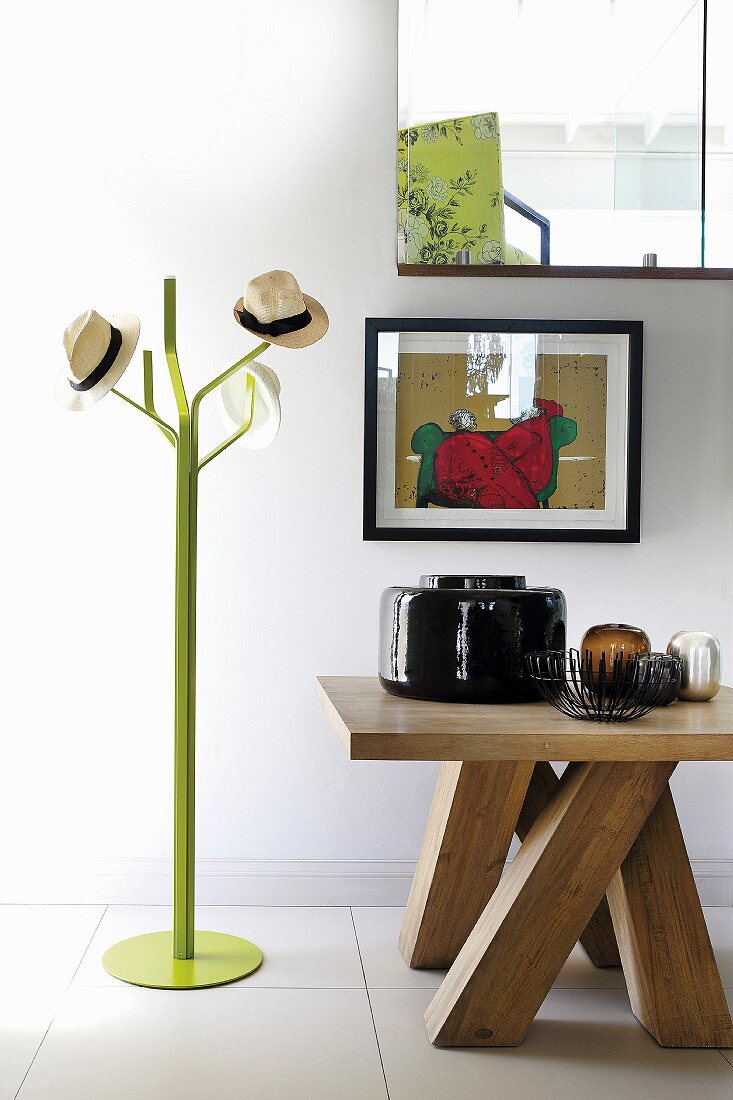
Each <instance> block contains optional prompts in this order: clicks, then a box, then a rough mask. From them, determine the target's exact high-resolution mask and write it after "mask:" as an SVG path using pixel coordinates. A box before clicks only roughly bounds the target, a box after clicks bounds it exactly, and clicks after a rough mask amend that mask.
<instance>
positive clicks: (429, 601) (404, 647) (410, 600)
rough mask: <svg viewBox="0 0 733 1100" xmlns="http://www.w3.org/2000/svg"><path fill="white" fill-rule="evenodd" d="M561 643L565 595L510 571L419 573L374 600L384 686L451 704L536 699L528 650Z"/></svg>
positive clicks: (393, 691)
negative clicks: (413, 582)
mask: <svg viewBox="0 0 733 1100" xmlns="http://www.w3.org/2000/svg"><path fill="white" fill-rule="evenodd" d="M564 648H565V597H564V596H563V594H562V592H561V591H560V590H559V589H557V588H527V587H526V585H525V580H524V577H518V576H501V577H499V576H485V577H457V576H425V577H421V578H420V587H418V588H387V589H386V590H385V591H384V592H383V593H382V601H381V605H380V642H379V680H380V683H381V685H382V687H383V688H384V689H385V691H388V692H390V694H392V695H405V696H408V697H410V698H412V699H433V700H442V701H443V702H455V703H521V702H527V701H530V700H533V699H539V698H540V693H539V690H538V688H537V686H536V685H535V684H534V683H533V681H532V678H531V676H530V674H529V670H528V668H527V664H526V657H527V654H528V653H533V652H535V651H537V650H550V649H554V650H556V649H564Z"/></svg>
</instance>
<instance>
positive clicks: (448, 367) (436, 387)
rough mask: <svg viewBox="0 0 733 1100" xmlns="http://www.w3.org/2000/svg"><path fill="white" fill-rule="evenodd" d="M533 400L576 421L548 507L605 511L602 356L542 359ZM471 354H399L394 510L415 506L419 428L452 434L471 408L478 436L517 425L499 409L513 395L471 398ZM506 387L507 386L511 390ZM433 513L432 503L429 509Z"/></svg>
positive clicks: (545, 356)
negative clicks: (459, 414)
mask: <svg viewBox="0 0 733 1100" xmlns="http://www.w3.org/2000/svg"><path fill="white" fill-rule="evenodd" d="M536 371H537V374H536V383H535V397H542V398H547V399H550V400H553V401H557V402H558V403H559V404H560V405H562V406H563V408H564V410H565V416H567V417H570V419H572V420H575V421H576V423H577V425H578V434H577V437H576V439H575V441H574V442H573V443H571V444H570V445H569V446H567V447H563V448H561V450H560V463H559V469H558V478H557V489H556V491H555V492H554V493H553V495H552V496H551V497H550V500H549V506H550V508H603V507H604V502H605V483H606V372H607V359H606V356H605V355H598V354H593V355H590V354H588V355H560V356H558V355H551V354H540V355H538V356H537V368H536ZM466 381H467V379H466V356H465V355H460V354H453V353H443V352H441V353H435V354H433V353H430V354H426V353H415V352H400V355H399V367H398V376H397V395H396V402H397V407H396V430H395V506H396V507H397V508H414V507H415V498H416V492H417V475H418V470H419V469H420V465H419V459H418V456H417V455H415V454H414V452H413V450H412V446H411V440H412V435H413V432H414V431H415V429H416V428H418V427H419V426H420V425H421V424H426V423H430V422H432V423H435V424H438V425H439V426H440V427H441V428H442V429H443V430H444V431H446V432H450V431H452V428H451V425H450V424H449V421H448V418H449V416H450V415H451V413H452V412H454V411H455V410H456V409H470V411H471V412H472V413H473V414H474V416H475V417H476V420H477V424H478V430H479V431H503V430H505V429H507V428H510V427H511V425H512V421H511V420H509V419H506V418H503V417H497V416H496V413H495V410H496V408H497V406H499V405H500V404H501V403H502V402H503V401H504V400H505V399H506V397H507V396H508V394H506V393H504V394H502V393H497V394H489V395H488V397H487V396H486V395H485V394H480V395H473V396H470V397H468V396H466ZM507 389H508V387H507ZM429 507H431V508H432V507H435V505H432V504H431V505H429Z"/></svg>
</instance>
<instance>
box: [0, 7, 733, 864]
mask: <svg viewBox="0 0 733 1100" xmlns="http://www.w3.org/2000/svg"><path fill="white" fill-rule="evenodd" d="M395 8H396V3H395V0H311V2H309V3H307V4H304V3H300V2H298V0H268V2H267V3H265V4H263V3H254V2H253V0H247V2H244V0H239V2H236V0H231V2H226V0H209V2H208V3H207V4H206V5H201V4H199V3H192V2H181V0H179V2H178V3H176V4H173V3H171V2H168V0H166V2H165V3H158V4H151V3H150V2H149V0H146V2H145V3H143V2H141V0H128V2H127V3H126V4H124V5H123V4H120V3H97V2H91V0H86V2H85V0H67V2H66V3H65V4H63V5H60V4H55V3H51V2H50V0H41V2H40V3H38V4H35V5H20V4H16V5H14V6H13V9H12V13H11V14H10V15H9V16H7V17H6V19H7V22H6V26H5V36H6V51H5V55H6V56H5V59H4V63H3V66H2V68H1V69H0V81H1V82H2V88H1V91H2V98H3V102H4V103H5V104H6V106H7V105H8V104H11V105H12V109H11V110H10V112H9V113H7V112H6V122H5V131H6V137H5V142H4V145H5V149H6V151H7V148H8V143H9V144H10V145H11V146H12V147H13V149H14V154H13V156H12V158H11V159H10V160H6V169H5V172H4V174H3V176H2V178H1V180H0V185H1V186H2V190H3V192H4V194H3V198H2V204H1V209H2V241H3V253H4V262H3V273H2V280H3V288H2V301H3V308H2V318H3V345H4V346H3V360H4V366H3V373H2V377H3V379H4V397H3V405H4V416H3V452H4V454H3V465H2V492H3V501H4V512H5V517H6V521H5V524H4V525H3V527H4V531H3V537H2V539H0V556H1V559H2V560H1V572H0V576H1V577H2V591H3V596H2V605H1V617H0V622H1V624H2V629H1V630H0V646H1V647H2V649H1V651H0V661H1V664H0V668H1V669H2V697H1V705H2V711H3V713H2V755H1V758H0V836H2V838H3V846H2V849H0V851H2V853H3V855H2V857H0V858H3V859H5V860H9V859H10V858H11V857H12V856H15V857H18V858H20V859H21V860H23V861H25V863H26V865H27V866H34V865H35V861H36V860H40V859H42V860H49V859H54V858H59V859H61V860H63V859H66V858H68V857H69V855H70V854H73V856H75V857H79V856H88V857H99V858H108V857H109V858H112V857H120V856H129V857H147V858H160V857H165V856H167V855H168V854H169V850H170V843H171V820H170V819H171V770H172V769H171V763H172V759H171V757H172V745H171V727H172V698H171V691H172V645H171V643H172V612H173V605H172V596H173V569H172V565H173V561H172V554H173V541H172V535H173V530H172V523H173V463H172V453H171V452H170V448H169V447H168V446H167V444H166V443H165V442H164V441H163V440H162V438H160V437H159V436H158V434H157V433H156V432H155V429H154V428H153V426H152V425H151V424H149V423H148V422H147V421H145V420H144V419H143V418H142V417H141V416H138V415H137V414H136V413H134V411H132V410H129V409H128V408H127V407H125V406H123V404H122V402H119V401H117V400H116V399H115V398H113V397H109V398H107V399H106V400H105V401H104V402H103V403H102V404H101V405H100V406H98V407H97V408H95V409H94V410H93V411H92V412H91V413H89V414H88V415H86V416H76V415H72V414H68V413H63V412H61V411H60V410H58V409H57V408H56V407H55V405H54V404H53V401H52V389H53V381H54V377H55V374H56V372H57V371H58V370H59V369H60V368H61V367H62V365H63V358H64V353H63V349H62V347H61V342H60V338H61V334H62V331H63V329H64V326H65V324H66V323H67V322H68V321H69V320H70V319H71V318H72V317H74V316H75V314H77V313H78V312H80V311H82V310H84V309H86V308H87V307H89V306H92V307H95V308H96V309H98V310H100V311H101V312H103V313H111V312H114V311H115V310H120V311H122V310H132V311H134V312H137V313H138V314H139V315H140V317H141V319H142V323H143V341H142V346H152V348H153V350H154V352H155V355H156V362H157V369H158V381H159V389H160V391H161V393H163V392H167V388H166V379H165V376H164V374H163V371H164V364H163V358H162V280H163V278H164V276H167V275H171V274H174V275H176V276H177V277H178V280H179V317H180V324H179V332H180V339H179V350H180V352H181V357H182V362H183V365H184V370H185V374H186V378H187V380H188V381H189V382H190V384H191V387H195V386H198V385H200V384H202V383H203V382H204V381H205V380H206V379H207V378H208V377H210V376H211V375H212V374H213V373H214V372H215V371H216V370H217V369H220V368H221V367H223V366H224V365H226V364H227V363H228V362H230V361H232V360H234V359H235V358H237V357H238V356H239V355H240V354H242V352H243V349H246V348H248V347H249V346H251V345H250V342H249V340H248V338H245V337H244V336H243V334H242V332H241V331H239V330H238V329H237V327H236V326H235V324H234V322H233V320H232V316H231V307H232V304H233V303H234V300H235V299H236V298H237V297H238V296H239V294H240V293H241V291H242V288H243V286H244V283H245V282H246V280H247V279H248V278H249V277H251V276H253V275H255V274H257V273H259V272H261V271H264V270H267V269H269V268H271V267H285V268H288V269H291V270H293V271H294V272H295V273H296V274H297V276H298V278H299V279H300V280H301V282H302V284H303V286H304V287H305V288H306V290H307V291H309V292H310V293H312V294H314V295H315V296H316V297H318V298H319V299H320V300H321V301H322V302H323V303H324V304H325V305H326V307H327V308H328V310H329V312H330V315H331V329H330V331H329V334H328V336H327V338H326V339H325V340H323V342H322V343H320V344H317V345H315V346H314V347H312V348H310V349H307V350H304V351H302V352H289V351H286V350H283V349H276V348H273V349H271V350H270V351H269V352H268V354H267V356H266V357H265V358H266V361H267V362H268V363H269V364H270V365H271V366H273V367H274V368H275V369H276V370H278V371H279V372H280V374H281V378H282V383H283V404H284V422H283V428H282V432H281V434H280V436H279V438H278V440H277V442H276V444H275V445H274V446H273V447H272V448H271V449H269V450H267V451H263V452H259V453H248V452H245V451H235V450H232V451H230V452H228V453H227V455H226V456H225V457H222V458H221V459H220V460H219V461H218V462H217V463H216V464H214V465H212V466H211V467H209V468H207V469H206V471H205V473H204V474H203V475H202V485H201V494H202V500H201V525H202V536H201V546H200V658H199V670H200V675H199V746H200V753H199V766H200V770H199V776H200V784H199V799H198V806H199V819H198V821H199V826H198V837H199V853H200V854H201V855H202V856H204V857H221V858H227V859H237V858H242V859H260V858H261V859H269V860H277V859H319V860H328V859H382V860H384V859H410V858H413V857H414V855H415V854H416V851H417V846H418V842H419V837H420V834H421V830H422V826H423V822H424V819H425V814H426V811H427V806H428V801H429V797H430V791H431V786H432V781H433V777H434V775H435V771H436V767H435V766H434V765H431V764H424V765H422V764H412V765H410V764H404V765H402V764H363V763H361V764H358V763H353V764H352V763H349V761H348V760H347V759H346V757H345V754H344V752H343V750H342V749H341V748H340V747H339V745H338V744H337V741H336V737H335V735H334V733H333V732H332V730H331V729H330V727H329V725H328V723H327V721H326V719H325V717H324V715H323V714H322V712H321V710H320V708H319V706H318V704H317V702H316V699H315V688H314V680H315V676H316V674H319V673H320V674H329V673H330V674H336V673H343V674H349V673H352V674H353V673H363V674H372V673H374V672H375V669H376V652H375V647H376V638H377V604H378V596H379V593H380V591H381V589H382V588H384V587H385V586H387V585H390V584H409V583H412V582H414V581H415V579H416V578H417V577H418V575H419V574H420V573H422V572H440V571H451V572H459V571H461V570H467V571H469V572H471V571H479V572H480V571H486V572H489V571H492V572H493V571H496V572H514V571H515V572H521V573H526V575H527V577H528V581H529V583H538V584H553V585H558V586H560V587H561V588H562V589H563V590H564V591H565V593H566V594H567V598H568V604H569V608H570V621H569V628H570V637H571V639H574V640H577V639H578V638H579V636H580V634H581V632H582V631H583V629H584V628H585V627H586V626H588V625H589V624H590V623H593V622H598V621H604V620H609V619H610V620H614V621H628V622H633V623H638V624H640V625H642V626H644V627H645V628H646V629H647V630H648V631H649V632H650V633H651V635H652V639H653V642H654V645H655V646H657V647H661V646H663V645H664V644H665V643H666V641H667V639H668V637H669V636H670V634H671V633H672V632H673V631H674V630H676V629H679V628H693V627H694V628H697V627H699V628H704V629H709V630H712V631H714V632H715V633H716V634H718V635H720V637H721V639H722V641H723V644H724V647H725V649H726V651H727V654H728V655H730V654H731V653H733V621H732V616H731V608H732V607H733V594H732V592H731V574H732V572H733V567H732V565H731V542H732V539H731V516H733V507H732V505H733V500H732V497H733V488H732V479H731V470H732V469H733V464H732V460H733V456H732V455H731V450H732V444H731V431H730V421H731V410H732V408H733V370H732V367H733V362H732V360H733V331H732V328H731V316H730V315H731V304H732V303H733V284H727V283H717V284H716V283H707V284H706V283H671V282H670V283H667V282H660V283H657V284H655V283H635V282H626V281H617V282H614V281H609V282H596V281H590V282H582V281H546V282H545V281H539V280H527V281H521V280H515V279H506V280H503V279H492V280H482V279H476V280H460V281H448V280H440V279H417V278H412V279H410V278H404V279H398V278H397V275H396V272H395V266H394V233H393V199H394V177H393V161H394V134H393V131H394V127H395V101H396V57H395V43H396V11H395ZM390 314H392V315H397V316H399V315H413V316H414V315H418V316H419V315H425V316H431V315H434V316H440V315H443V316H456V317H457V316H461V315H464V314H468V315H472V316H481V315H482V314H483V315H486V316H491V315H492V314H494V315H498V316H518V317H522V316H525V317H557V318H572V317H602V318H606V317H607V318H641V319H643V320H644V322H645V325H646V364H645V395H644V399H645V405H644V416H645V438H644V491H643V540H642V542H641V545H639V546H606V547H604V546H593V545H580V546H552V545H541V544H537V545H527V544H523V545H512V544H510V543H506V544H495V545H492V544H491V543H486V544H483V545H482V544H478V543H474V544H469V543H466V544H461V543H455V544H437V543H435V544H431V543H426V544H424V545H418V544H402V545H400V544H394V545H389V544H382V545H380V544H374V543H372V544H365V543H363V542H362V540H361V477H362V459H361V446H362V384H363V380H362V376H363V343H362V332H363V319H364V317H365V316H367V315H390ZM126 384H127V386H128V391H129V392H135V391H136V392H137V393H139V391H140V365H139V360H138V361H136V363H135V364H134V365H133V367H131V368H130V370H129V375H128V377H127V378H126ZM161 403H162V402H161ZM218 430H219V429H218V425H217V423H216V418H215V417H212V426H211V431H212V434H214V433H216V432H217V431H218ZM726 667H727V671H728V676H729V678H730V677H731V675H733V673H731V667H732V666H731V659H730V656H728V661H727V665H726ZM732 775H733V770H732V768H731V765H723V764H685V765H682V766H681V767H680V769H679V770H678V773H677V776H676V778H675V781H674V784H675V790H676V794H677V796H678V799H679V804H680V808H681V813H682V815H683V823H684V826H685V829H686V832H687V837H688V840H689V847H690V852H691V855H692V856H693V857H695V858H698V859H710V860H713V859H727V858H731V857H732V856H733V809H732V808H731V801H730V797H729V793H728V788H729V784H730V780H731V777H732Z"/></svg>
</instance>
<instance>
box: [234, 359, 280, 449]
mask: <svg viewBox="0 0 733 1100" xmlns="http://www.w3.org/2000/svg"><path fill="white" fill-rule="evenodd" d="M248 375H249V376H251V377H252V378H254V380H255V407H254V415H253V417H252V423H251V425H250V426H249V428H248V429H247V431H246V432H245V433H244V435H242V436H240V437H239V439H238V440H237V442H238V443H240V444H241V445H242V446H243V447H247V448H248V449H249V450H250V451H258V450H260V449H261V448H262V447H267V446H269V444H270V443H272V441H273V439H274V438H275V436H276V435H277V433H278V432H279V430H280V379H279V378H278V376H277V375H276V374H275V372H274V370H270V368H269V367H266V366H265V364H264V363H258V362H256V361H255V362H253V363H246V364H245V365H244V366H243V367H242V369H241V370H238V371H237V372H236V374H233V375H232V376H231V377H230V378H227V380H226V382H224V383H223V384H222V385H221V386H220V387H219V402H220V411H221V416H222V420H223V422H224V425H225V427H226V428H227V431H229V432H230V433H231V432H235V431H236V430H237V428H239V427H240V426H241V424H242V422H243V421H244V418H245V416H246V415H247V413H248V412H249V401H248V398H247V377H248Z"/></svg>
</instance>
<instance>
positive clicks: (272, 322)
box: [234, 271, 328, 348]
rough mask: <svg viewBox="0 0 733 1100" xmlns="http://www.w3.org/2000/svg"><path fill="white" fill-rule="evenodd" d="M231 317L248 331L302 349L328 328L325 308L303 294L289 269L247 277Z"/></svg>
mask: <svg viewBox="0 0 733 1100" xmlns="http://www.w3.org/2000/svg"><path fill="white" fill-rule="evenodd" d="M234 316H235V318H236V320H237V321H238V322H239V324H240V325H241V326H242V328H246V329H247V331H248V332H251V333H253V334H254V335H255V336H260V337H261V338H262V339H263V340H267V342H268V343H269V344H280V345H281V346H282V347H284V348H306V347H308V345H309V344H315V342H316V340H320V339H321V337H322V336H325V334H326V331H327V330H328V314H327V313H326V311H325V309H324V308H323V306H322V305H321V304H320V302H317V301H316V299H315V298H311V296H310V295H309V294H303V292H302V291H301V289H300V287H299V286H298V282H297V279H296V278H295V276H294V275H291V273H290V272H289V271H267V272H265V274H264V275H258V276H257V277H256V278H254V279H250V281H249V282H248V283H247V286H246V287H245V288H244V294H243V295H242V297H241V298H240V299H239V301H238V302H237V304H236V305H235V307H234Z"/></svg>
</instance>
